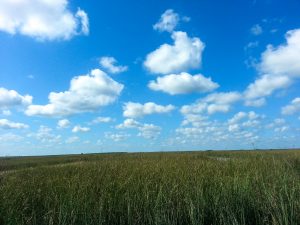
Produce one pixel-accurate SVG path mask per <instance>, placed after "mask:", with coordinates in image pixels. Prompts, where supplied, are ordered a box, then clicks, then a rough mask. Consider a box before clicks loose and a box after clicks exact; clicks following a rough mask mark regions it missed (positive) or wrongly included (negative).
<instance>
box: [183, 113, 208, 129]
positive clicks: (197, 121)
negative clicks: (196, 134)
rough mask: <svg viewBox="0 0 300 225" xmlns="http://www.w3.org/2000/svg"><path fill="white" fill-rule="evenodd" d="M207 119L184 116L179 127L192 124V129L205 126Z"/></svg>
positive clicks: (204, 117) (199, 116)
mask: <svg viewBox="0 0 300 225" xmlns="http://www.w3.org/2000/svg"><path fill="white" fill-rule="evenodd" d="M206 119H207V117H206V116H202V115H196V114H184V120H183V121H182V123H181V125H182V126H186V125H189V124H192V125H193V127H201V126H207V125H209V124H210V122H208V121H206Z"/></svg>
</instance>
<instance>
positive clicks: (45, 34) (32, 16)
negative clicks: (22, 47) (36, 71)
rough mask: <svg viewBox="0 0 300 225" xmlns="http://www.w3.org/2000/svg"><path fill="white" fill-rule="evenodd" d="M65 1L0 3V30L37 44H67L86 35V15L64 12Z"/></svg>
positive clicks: (33, 0)
mask: <svg viewBox="0 0 300 225" xmlns="http://www.w3.org/2000/svg"><path fill="white" fill-rule="evenodd" d="M68 3H69V2H68V0H55V1H45V0H31V1H23V0H22V1H16V0H3V1H0V30H2V31H4V32H7V33H9V34H22V35H26V36H29V37H33V38H35V39H38V40H55V39H62V40H68V39H70V38H72V37H73V36H74V35H80V34H84V35H87V34H88V33H89V21H88V16H87V14H86V13H85V12H84V11H83V10H81V9H80V8H78V10H77V12H76V13H73V12H71V11H70V10H69V9H68Z"/></svg>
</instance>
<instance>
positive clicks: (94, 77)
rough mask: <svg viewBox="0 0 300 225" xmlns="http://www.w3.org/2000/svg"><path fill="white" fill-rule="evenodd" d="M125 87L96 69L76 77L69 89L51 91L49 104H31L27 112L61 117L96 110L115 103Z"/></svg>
mask: <svg viewBox="0 0 300 225" xmlns="http://www.w3.org/2000/svg"><path fill="white" fill-rule="evenodd" d="M123 87H124V86H123V85H122V84H119V83H118V82H116V81H114V80H113V79H112V78H110V77H109V76H107V74H106V73H104V72H103V71H101V70H99V69H95V70H92V71H91V73H90V74H87V75H82V76H78V77H74V78H73V79H72V80H71V84H70V88H69V90H68V91H65V92H58V93H57V92H51V93H50V94H49V97H48V98H49V104H47V105H30V106H29V107H28V108H27V110H26V112H25V113H26V114H27V115H29V116H49V117H61V116H68V115H72V114H76V113H83V112H95V111H97V110H99V108H100V107H102V106H106V105H108V104H111V103H113V102H114V101H115V100H116V99H117V97H118V96H119V95H120V93H121V91H122V90H123Z"/></svg>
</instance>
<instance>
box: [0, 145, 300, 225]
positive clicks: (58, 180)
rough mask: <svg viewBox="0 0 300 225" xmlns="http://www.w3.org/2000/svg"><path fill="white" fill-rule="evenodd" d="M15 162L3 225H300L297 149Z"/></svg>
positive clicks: (6, 184)
mask: <svg viewBox="0 0 300 225" xmlns="http://www.w3.org/2000/svg"><path fill="white" fill-rule="evenodd" d="M5 160H7V159H0V164H1V163H3V162H5ZM9 160H11V161H10V162H9V164H7V165H6V167H5V166H3V167H2V172H1V171H0V224H3V225H16V224H18V225H23V224H24V225H25V224H34V225H44V224H45V225H46V224H47V225H50V224H55V225H83V224H84V225H88V224H91V225H92V224H109V225H114V224H116V225H117V224H123V225H139V224H141V225H148V224H149V225H150V224H157V225H169V224H172V225H173V224H175V225H176V224H178V225H179V224H180V225H181V224H187V225H189V224H191V225H201V224H207V225H212V224H218V225H219V224H224V225H225V224H226V225H238V224H241V225H242V224H243V225H246V224H249V225H255V224H257V225H258V224H259V225H263V224H266V225H267V224H268V225H271V224H274V225H275V224H276V225H277V224H278V225H293V224H294V225H297V224H300V151H296V150H295V151H252V152H250V151H237V152H225V151H223V152H190V153H136V154H106V155H105V154H103V155H84V156H82V155H78V156H72V157H70V158H69V160H68V157H66V156H64V157H45V158H16V159H9ZM26 160H27V161H28V162H30V163H28V164H26ZM16 162H19V165H20V164H21V165H22V166H18V163H16ZM41 162H42V163H41ZM6 163H7V162H6ZM3 164H4V163H3ZM0 168H1V166H0Z"/></svg>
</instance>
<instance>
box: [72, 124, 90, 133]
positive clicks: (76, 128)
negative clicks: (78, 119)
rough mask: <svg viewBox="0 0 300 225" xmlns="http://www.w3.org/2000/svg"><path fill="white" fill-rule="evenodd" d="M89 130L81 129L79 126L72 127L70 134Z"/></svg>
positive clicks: (88, 129) (86, 128)
mask: <svg viewBox="0 0 300 225" xmlns="http://www.w3.org/2000/svg"><path fill="white" fill-rule="evenodd" d="M90 130H91V129H90V128H89V127H82V126H80V125H76V126H75V127H73V129H72V132H73V133H78V132H88V131H90Z"/></svg>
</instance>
